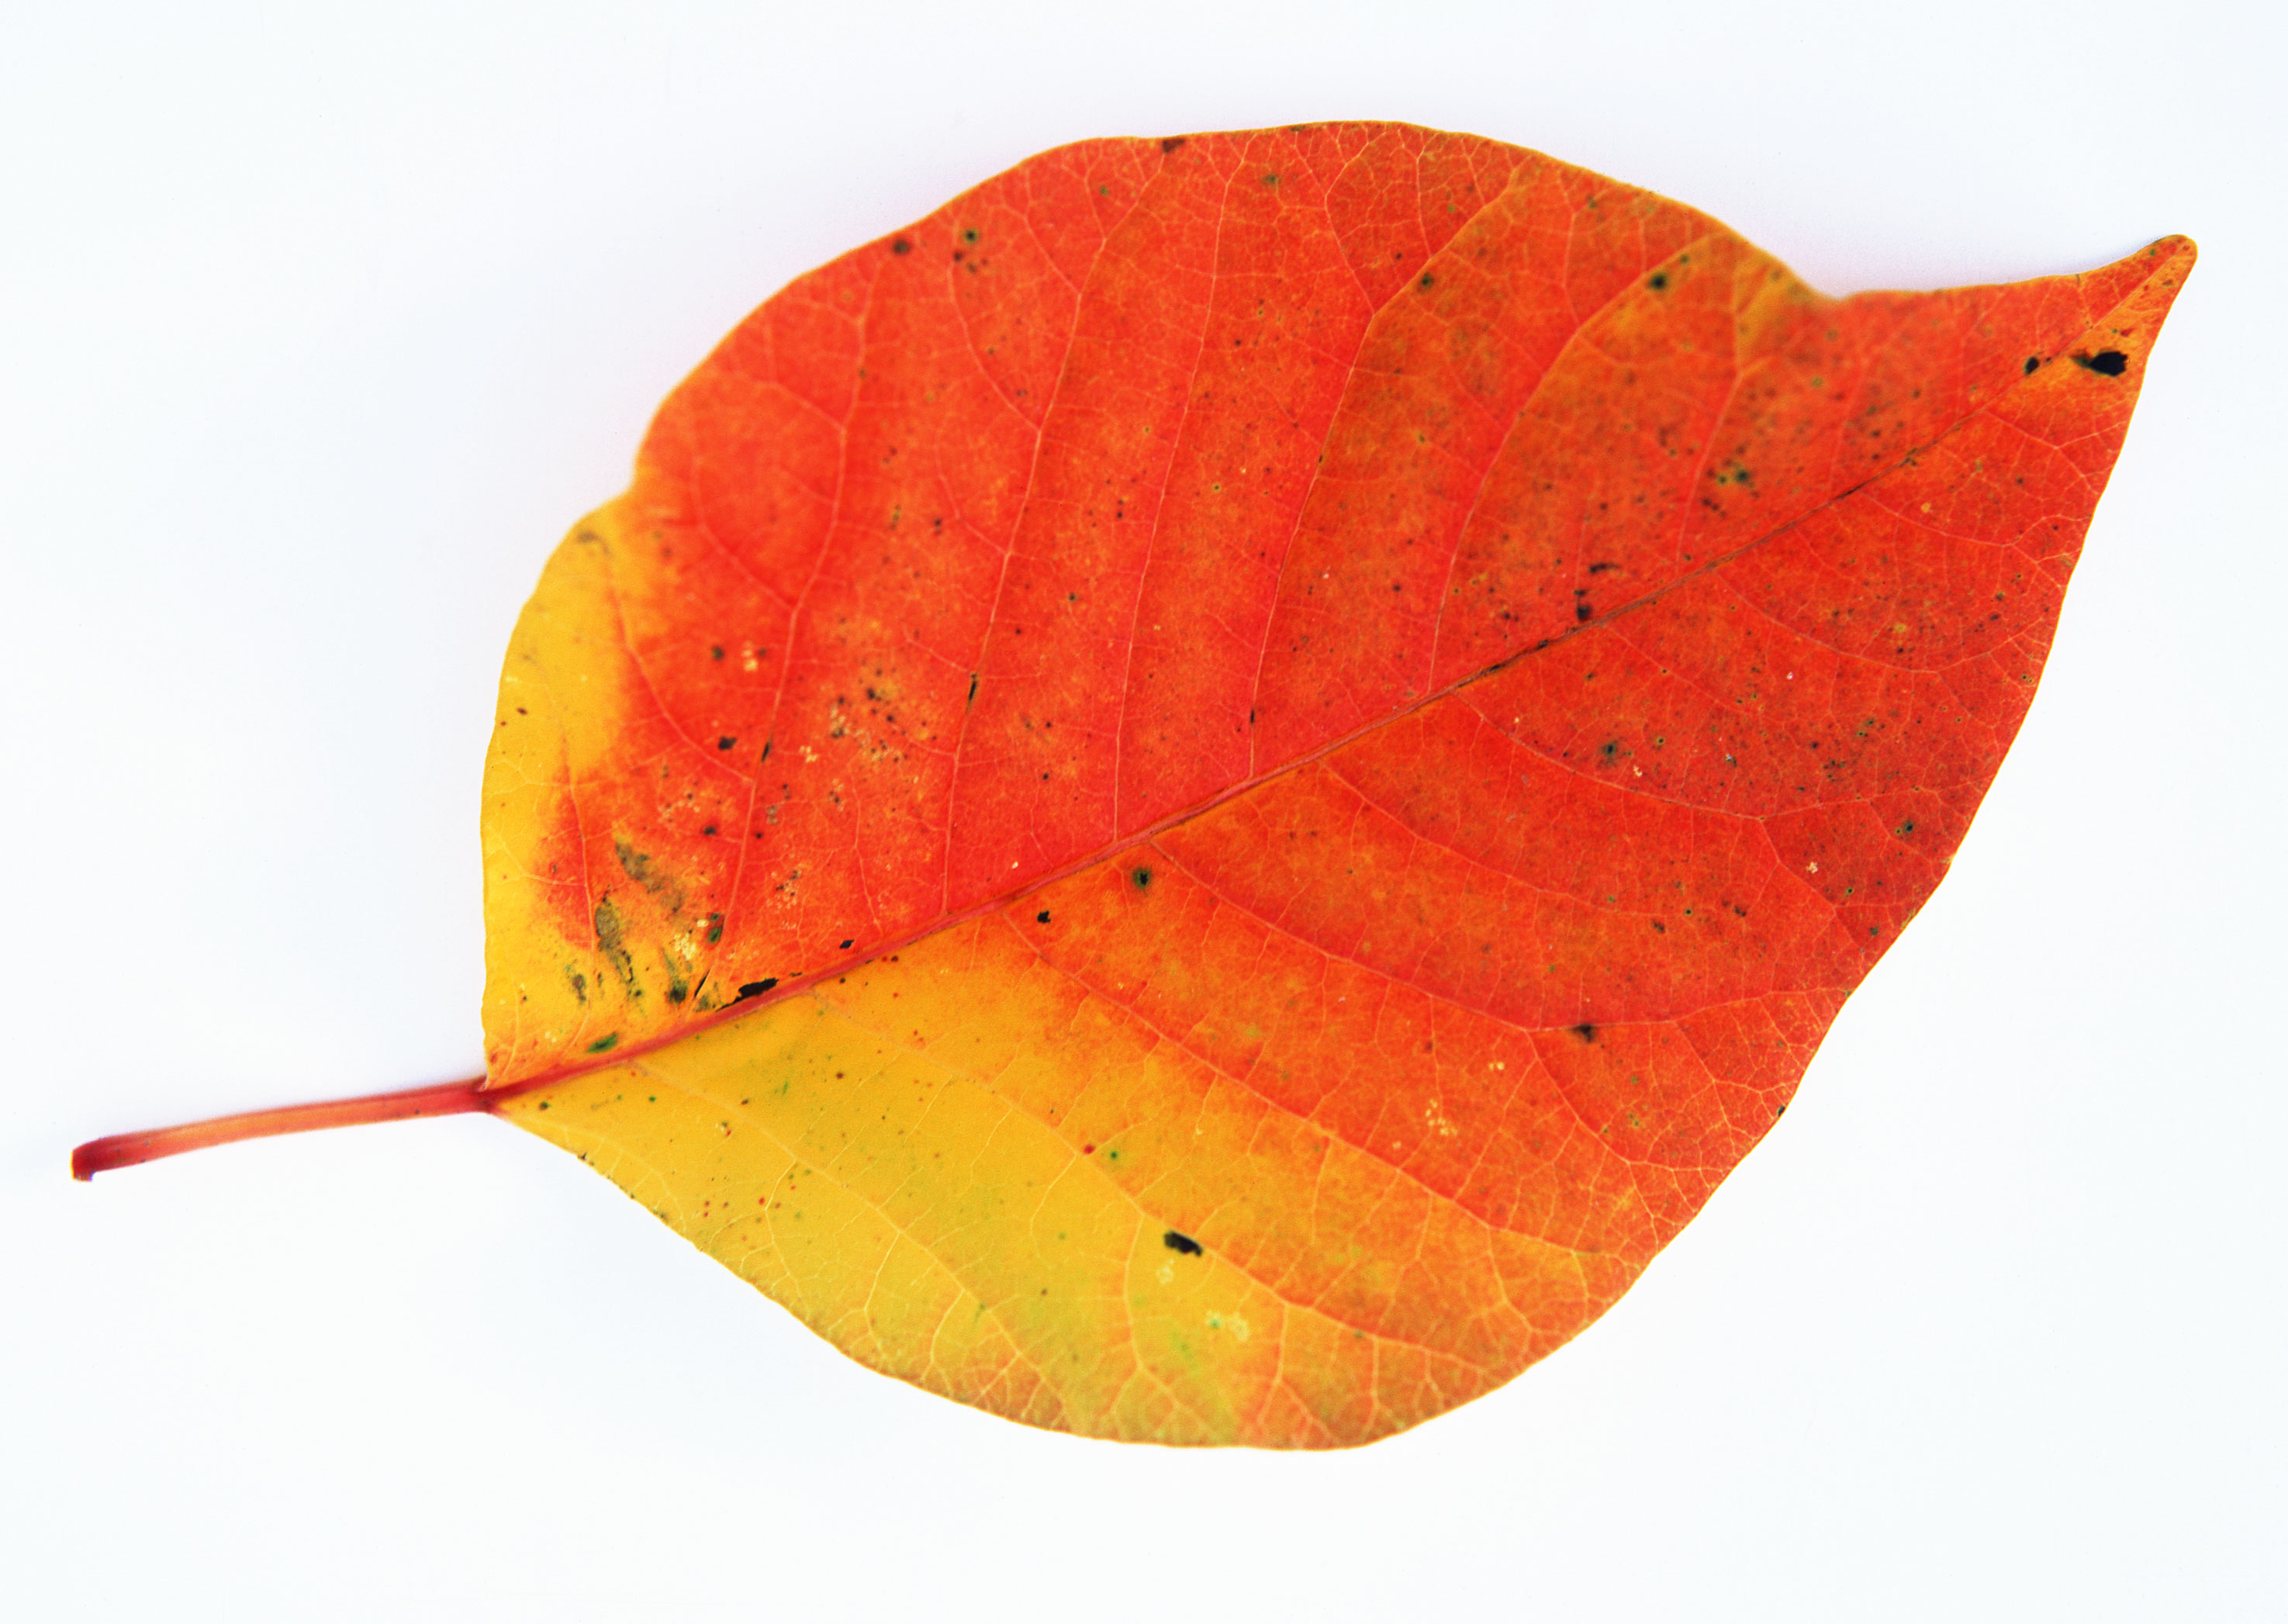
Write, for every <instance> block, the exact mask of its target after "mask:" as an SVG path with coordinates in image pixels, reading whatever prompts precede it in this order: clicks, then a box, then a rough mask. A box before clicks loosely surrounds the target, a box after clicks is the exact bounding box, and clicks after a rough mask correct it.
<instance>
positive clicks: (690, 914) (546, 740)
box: [483, 480, 752, 1085]
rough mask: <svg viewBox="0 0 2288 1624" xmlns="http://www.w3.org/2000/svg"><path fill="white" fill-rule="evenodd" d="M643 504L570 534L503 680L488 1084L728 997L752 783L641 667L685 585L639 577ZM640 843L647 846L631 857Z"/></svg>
mask: <svg viewBox="0 0 2288 1624" xmlns="http://www.w3.org/2000/svg"><path fill="white" fill-rule="evenodd" d="M643 488H644V486H643V481H641V480H639V484H638V489H637V492H635V493H631V494H630V495H626V496H623V497H621V498H620V499H619V500H618V501H616V502H614V503H610V504H608V505H607V506H605V507H603V508H600V509H599V510H598V511H595V512H594V513H592V514H590V515H589V516H588V517H587V518H586V519H583V520H582V521H581V522H580V523H579V524H578V525H576V526H575V527H573V530H572V532H571V534H570V535H568V536H567V537H566V538H565V540H564V541H563V543H561V544H560V546H559V547H558V548H557V550H556V551H555V553H554V554H553V555H552V557H551V558H549V561H548V566H547V568H546V570H545V571H544V573H543V574H542V576H541V579H540V584H539V586H538V587H537V588H536V590H534V592H533V595H532V598H531V600H530V602H528V604H527V605H526V606H525V609H524V612H523V614H521V615H520V617H519V619H518V621H517V625H516V630H515V633H514V634H513V636H512V638H511V639H510V643H509V650H508V656H507V659H506V660H505V661H504V664H503V667H502V671H501V687H500V699H499V702H498V707H497V712H496V716H495V723H494V730H493V738H492V743H491V748H490V749H489V751H488V752H487V755H486V758H485V781H484V808H485V810H484V820H483V828H484V837H485V919H486V923H487V926H488V928H487V931H486V933H485V972H486V973H485V997H486V1008H485V1032H486V1035H487V1039H488V1048H487V1055H486V1062H487V1071H488V1073H489V1075H490V1076H491V1077H492V1079H493V1080H494V1081H495V1083H496V1085H497V1084H498V1083H499V1082H501V1081H503V1080H506V1079H513V1078H517V1077H520V1076H528V1075H531V1074H533V1073H537V1072H543V1071H546V1070H549V1069H552V1068H553V1067H554V1066H561V1065H567V1064H581V1063H584V1062H585V1061H586V1059H587V1058H588V1057H589V1056H591V1055H598V1054H608V1053H609V1052H611V1051H612V1050H614V1049H617V1048H625V1047H632V1046H633V1045H635V1044H638V1043H641V1042H645V1041H646V1040H647V1039H649V1038H651V1037H653V1036H655V1035H656V1034H658V1033H659V1032H660V1031H661V1030H662V1029H663V1028H664V1027H665V1026H668V1025H669V1024H670V1022H671V1021H672V1020H673V1019H674V1018H676V1017H677V1016H678V1015H679V1014H688V1013H691V1012H693V1011H700V1012H703V1011H705V1010H711V1009H714V1008H716V1007H718V1006H719V1005H721V1004H725V1003H728V1002H732V1000H733V999H734V998H735V996H736V989H735V988H733V989H725V988H722V987H719V986H711V985H710V984H709V982H708V978H707V972H708V970H709V969H710V968H711V963H712V960H713V958H714V956H715V947H716V944H717V943H719V941H720V939H721V936H722V931H723V923H724V920H723V915H724V910H725V908H726V907H727V900H726V899H727V896H728V894H729V893H730V891H731V890H732V889H733V885H734V882H735V877H736V867H737V863H738V860H739V856H740V837H741V832H742V830H743V827H744V823H745V820H746V819H747V817H748V811H749V806H750V804H751V798H752V784H751V777H750V776H749V775H747V774H744V773H742V772H739V771H737V770H735V767H734V766H733V765H732V764H730V763H729V762H728V761H726V762H725V763H724V764H721V765H717V764H714V763H712V762H710V761H709V760H707V755H708V752H706V751H703V750H700V749H695V748H692V746H691V741H688V740H687V739H686V738H685V737H684V736H683V733H682V732H681V730H679V728H678V727H677V726H676V725H675V724H674V723H673V721H672V720H671V718H670V717H669V714H668V712H667V710H666V709H665V708H664V707H663V705H662V704H661V703H660V702H659V699H658V696H657V694H656V693H654V692H653V687H652V681H653V679H652V678H651V677H649V676H648V675H647V672H646V671H645V669H643V667H642V666H641V665H640V663H639V661H638V658H637V654H636V653H635V652H633V651H636V650H639V649H641V648H643V647H644V646H645V644H646V642H647V638H646V637H645V635H644V634H645V631H646V630H647V627H646V622H647V620H648V619H650V618H653V617H652V616H650V615H649V614H647V608H648V606H647V603H645V602H644V601H643V599H645V598H650V597H655V596H658V595H659V594H661V593H662V592H672V591H674V590H678V589H679V587H680V584H681V583H680V582H679V581H678V580H676V579H675V578H673V577H672V576H670V577H668V578H667V579H666V580H665V582H664V583H663V582H662V581H661V579H660V577H661V574H662V571H661V568H660V566H659V565H658V563H657V561H656V560H647V563H648V567H647V568H634V567H631V559H630V558H629V556H628V555H629V553H630V551H631V550H632V549H634V548H639V547H644V546H647V545H649V546H653V547H655V548H656V543H655V538H654V536H653V535H651V533H650V532H649V531H648V529H647V527H645V526H644V525H643V523H642V522H641V520H640V514H641V513H642V512H643V511H645V510H644V507H643V504H642V500H641V496H640V493H641V491H642V490H643ZM631 763H633V764H637V765H636V768H635V770H631V769H630V766H629V764H631ZM576 792H577V793H576ZM631 829H644V830H647V831H649V832H648V833H647V835H645V836H643V837H642V840H641V844H634V843H633V841H632V838H631V836H629V835H627V834H626V833H625V832H624V831H627V830H631Z"/></svg>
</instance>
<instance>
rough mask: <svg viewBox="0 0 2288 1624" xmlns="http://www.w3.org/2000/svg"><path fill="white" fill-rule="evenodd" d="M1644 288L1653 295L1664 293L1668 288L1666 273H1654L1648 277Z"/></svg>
mask: <svg viewBox="0 0 2288 1624" xmlns="http://www.w3.org/2000/svg"><path fill="white" fill-rule="evenodd" d="M1645 286H1646V287H1648V288H1649V289H1652V290H1653V291H1654V292H1655V293H1659V292H1662V291H1664V289H1666V288H1667V287H1668V273H1667V272H1665V271H1655V272H1654V273H1652V275H1651V276H1650V277H1648V278H1647V279H1646V281H1645Z"/></svg>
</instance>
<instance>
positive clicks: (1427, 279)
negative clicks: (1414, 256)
mask: <svg viewBox="0 0 2288 1624" xmlns="http://www.w3.org/2000/svg"><path fill="white" fill-rule="evenodd" d="M1437 281H1438V279H1437V278H1436V277H1434V276H1433V275H1431V274H1430V273H1429V272H1427V271H1425V272H1423V273H1422V280H1421V281H1418V282H1416V283H1415V284H1414V285H1415V286H1416V287H1418V288H1430V287H1434V286H1436V285H1437Z"/></svg>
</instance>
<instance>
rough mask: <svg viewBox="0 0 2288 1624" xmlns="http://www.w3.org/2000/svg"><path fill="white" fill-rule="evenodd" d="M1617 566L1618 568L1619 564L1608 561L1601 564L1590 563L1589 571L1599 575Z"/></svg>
mask: <svg viewBox="0 0 2288 1624" xmlns="http://www.w3.org/2000/svg"><path fill="white" fill-rule="evenodd" d="M1618 568H1620V566H1619V565H1617V564H1614V563H1611V562H1609V561H1608V562H1606V563H1603V564H1592V565H1591V566H1589V573H1590V574H1593V575H1601V574H1604V573H1605V572H1606V571H1607V570H1609V569H1618Z"/></svg>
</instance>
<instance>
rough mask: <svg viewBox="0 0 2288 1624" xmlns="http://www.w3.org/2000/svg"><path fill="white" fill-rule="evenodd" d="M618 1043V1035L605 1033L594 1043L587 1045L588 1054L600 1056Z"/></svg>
mask: <svg viewBox="0 0 2288 1624" xmlns="http://www.w3.org/2000/svg"><path fill="white" fill-rule="evenodd" d="M619 1041H620V1034H618V1033H616V1032H607V1033H606V1034H604V1035H603V1036H602V1037H600V1038H598V1039H597V1040H596V1041H595V1042H592V1043H591V1044H589V1045H588V1052H589V1053H590V1054H592V1055H600V1054H602V1053H603V1052H604V1051H605V1050H608V1049H609V1048H611V1047H612V1046H613V1045H614V1044H616V1043H617V1042H619Z"/></svg>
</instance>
